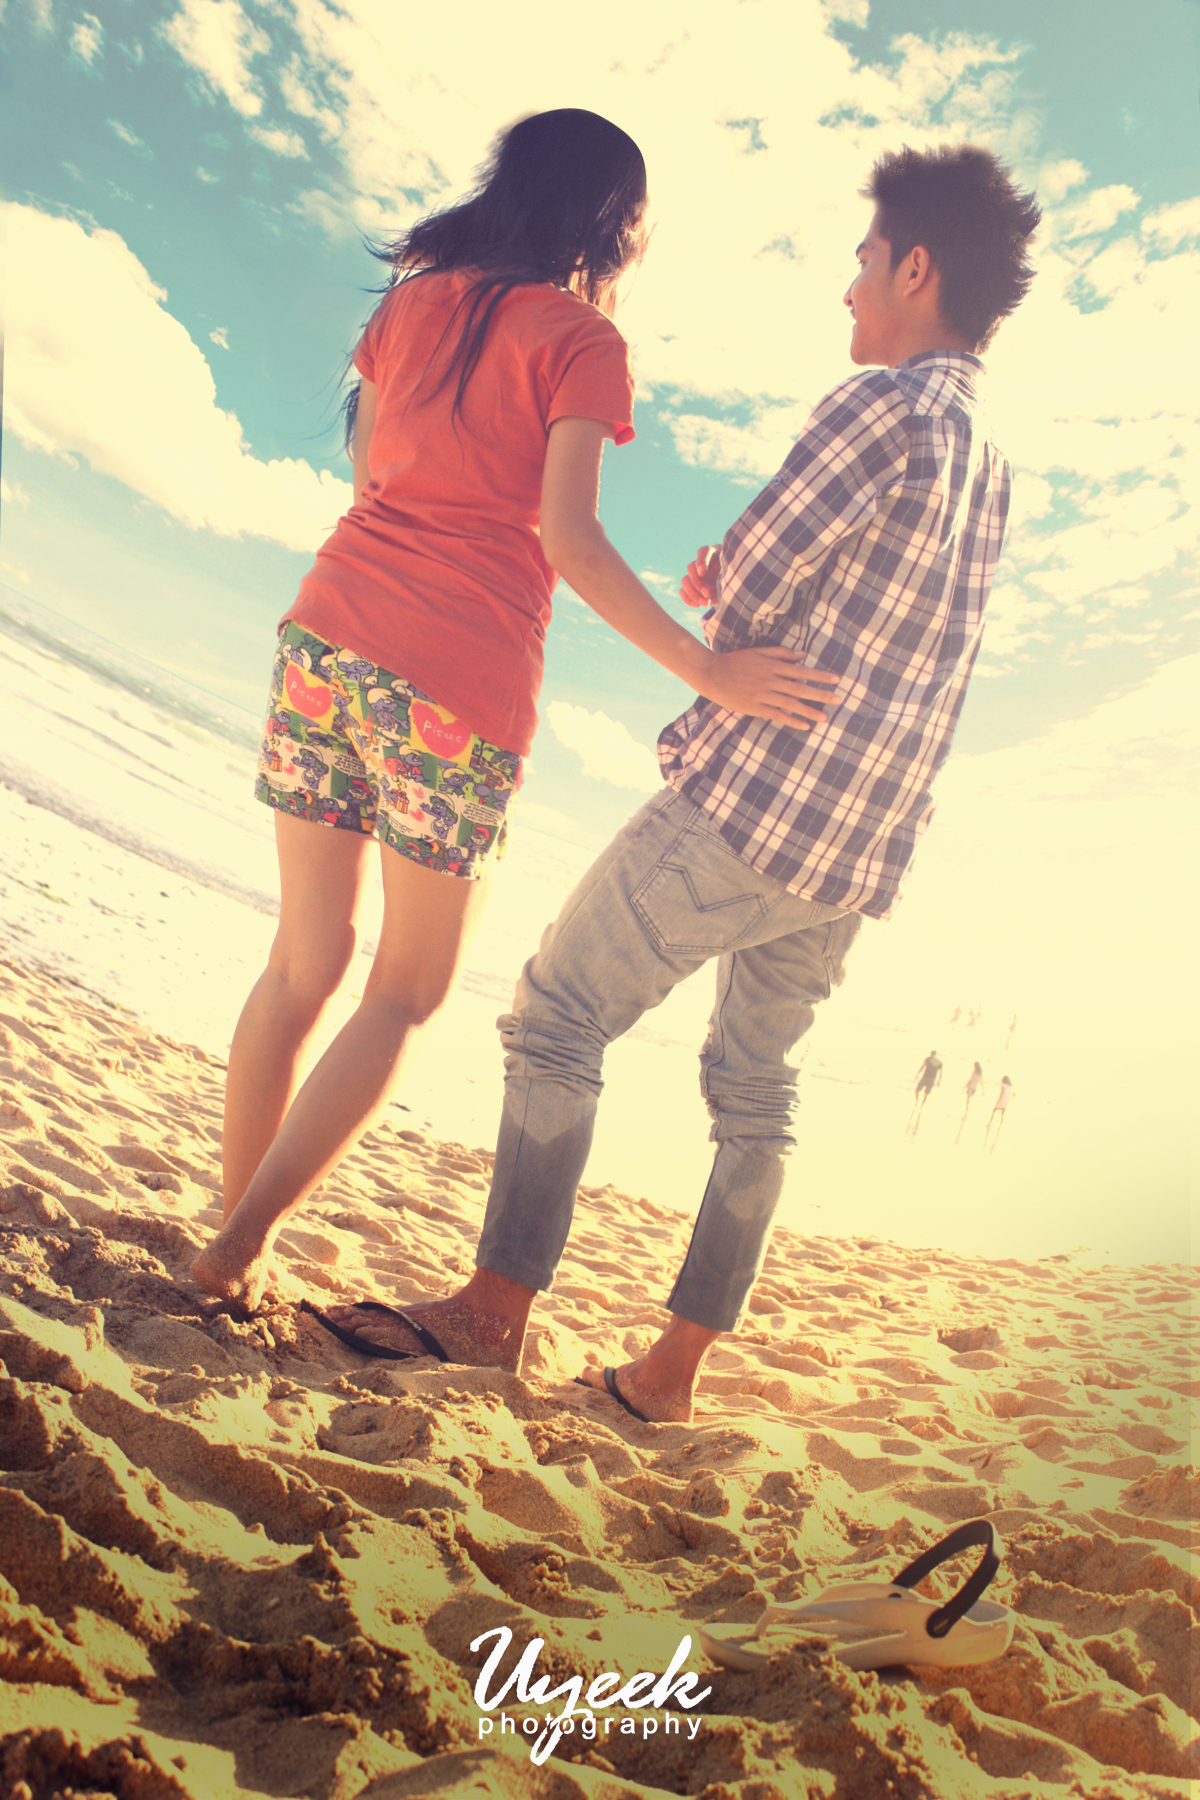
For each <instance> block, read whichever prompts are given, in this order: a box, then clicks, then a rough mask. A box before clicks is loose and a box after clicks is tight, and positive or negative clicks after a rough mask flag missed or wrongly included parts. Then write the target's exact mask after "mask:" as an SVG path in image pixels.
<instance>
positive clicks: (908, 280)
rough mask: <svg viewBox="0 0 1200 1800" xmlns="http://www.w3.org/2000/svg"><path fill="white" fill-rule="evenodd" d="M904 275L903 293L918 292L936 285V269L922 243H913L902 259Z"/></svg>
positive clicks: (906, 294)
mask: <svg viewBox="0 0 1200 1800" xmlns="http://www.w3.org/2000/svg"><path fill="white" fill-rule="evenodd" d="M904 262H905V269H906V276H905V282H904V294H905V296H906V297H907V296H908V295H911V294H919V293H920V292H921V291H922V289H924V288H928V287H930V286H934V287H936V285H937V270H936V269H935V268H934V266H933V259H932V258H931V256H930V254H929V252H928V250H926V248H925V246H924V244H914V245H913V247H912V249H911V250H910V251H909V253H908V255H907V256H906V257H905V259H904Z"/></svg>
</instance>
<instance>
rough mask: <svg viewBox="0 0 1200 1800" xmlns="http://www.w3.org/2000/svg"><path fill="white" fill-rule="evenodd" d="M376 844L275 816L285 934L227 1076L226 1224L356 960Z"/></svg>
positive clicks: (245, 1014)
mask: <svg viewBox="0 0 1200 1800" xmlns="http://www.w3.org/2000/svg"><path fill="white" fill-rule="evenodd" d="M373 841H374V840H373V839H371V838H367V837H364V836H362V835H361V834H359V833H358V832H353V831H336V830H333V829H331V828H330V827H329V826H327V825H316V824H313V823H312V822H311V821H310V820H307V819H297V818H294V817H293V816H292V815H291V814H290V813H285V812H276V814H275V845H276V849H277V851H278V854H279V884H280V907H279V930H278V931H277V932H276V934H275V942H274V943H273V944H272V946H271V954H270V956H269V957H268V959H267V966H266V969H265V970H264V972H263V974H262V975H261V976H260V978H259V980H258V981H257V982H256V983H255V985H254V987H253V988H252V989H251V991H250V997H249V999H248V1000H247V1001H246V1004H245V1006H244V1007H243V1008H242V1015H241V1018H240V1019H239V1020H238V1022H237V1029H236V1030H235V1032H234V1034H233V1043H232V1044H231V1046H230V1050H229V1071H228V1074H227V1075H226V1078H225V1127H224V1131H223V1133H222V1138H221V1162H222V1170H223V1174H224V1190H225V1217H226V1219H228V1218H229V1216H230V1215H231V1213H232V1212H233V1209H234V1208H235V1206H236V1205H237V1203H238V1201H239V1200H240V1199H241V1197H242V1195H243V1194H244V1193H245V1191H246V1189H247V1187H248V1186H249V1184H250V1178H251V1176H252V1175H253V1174H254V1171H255V1170H256V1169H257V1167H258V1165H259V1163H260V1162H261V1161H262V1159H263V1157H264V1156H265V1155H266V1153H267V1151H268V1149H269V1148H270V1146H271V1143H272V1142H273V1140H274V1138H275V1134H276V1132H277V1131H278V1130H279V1127H280V1126H281V1125H282V1123H283V1121H284V1118H285V1116H286V1114H287V1110H288V1108H289V1106H290V1105H291V1103H292V1101H293V1099H294V1098H295V1094H296V1089H297V1088H298V1087H299V1085H300V1075H301V1071H302V1068H303V1064H304V1056H305V1051H306V1050H307V1048H308V1045H309V1043H310V1042H311V1040H312V1036H313V1033H314V1032H315V1031H316V1028H317V1026H318V1024H319V1023H320V1020H321V1015H322V1013H323V1012H324V1011H325V1008H326V1006H327V1005H328V1003H329V1001H330V1000H331V999H332V997H333V996H334V994H336V993H337V990H338V988H339V987H340V986H341V984H342V981H343V980H344V979H345V975H346V971H347V970H348V969H349V967H350V965H351V963H352V962H353V960H354V953H355V950H356V948H357V938H356V934H355V928H354V920H355V916H356V914H357V911H358V904H359V900H360V898H361V895H362V889H363V882H364V879H365V876H366V872H367V867H368V863H369V856H370V850H371V847H372V844H373Z"/></svg>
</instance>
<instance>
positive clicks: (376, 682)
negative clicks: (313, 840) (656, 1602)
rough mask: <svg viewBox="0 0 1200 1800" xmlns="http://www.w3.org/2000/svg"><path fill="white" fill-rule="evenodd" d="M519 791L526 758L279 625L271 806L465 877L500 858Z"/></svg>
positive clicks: (269, 727) (262, 783)
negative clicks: (354, 833) (491, 858)
mask: <svg viewBox="0 0 1200 1800" xmlns="http://www.w3.org/2000/svg"><path fill="white" fill-rule="evenodd" d="M520 783H521V759H520V757H518V756H516V755H515V754H514V753H513V752H512V751H509V750H501V749H499V748H498V747H497V746H496V745H495V744H489V743H487V742H486V740H484V739H483V738H481V737H479V736H478V735H477V734H476V733H475V732H473V731H472V730H471V728H470V726H469V725H468V724H467V723H466V722H465V721H464V720H462V719H458V718H456V717H455V716H454V714H453V713H452V712H450V710H449V709H448V708H446V707H444V706H439V705H438V703H437V702H436V701H435V700H432V699H431V698H430V697H429V695H427V694H424V693H422V692H421V691H420V689H418V688H415V687H413V686H412V684H411V683H410V682H407V681H405V680H404V679H403V678H402V677H401V676H398V675H394V674H391V673H390V672H389V671H388V670H386V669H381V668H379V667H377V666H376V664H374V663H372V662H370V661H369V660H368V659H367V658H366V657H363V656H360V655H359V654H358V653H357V652H356V651H354V650H348V649H345V648H340V649H339V648H335V647H334V646H332V645H330V644H326V643H323V642H322V641H321V639H320V638H318V637H315V636H313V634H312V633H310V632H307V631H305V630H304V629H303V627H302V626H299V625H296V624H294V623H293V622H292V621H291V620H289V621H288V622H287V623H286V624H285V625H284V627H283V630H282V631H281V632H280V640H279V651H278V654H277V656H276V660H275V670H274V674H273V678H272V683H271V701H270V708H269V711H268V714H267V720H266V727H265V730H264V735H263V743H262V750H261V753H260V756H259V772H258V780H257V783H256V787H255V793H256V795H257V797H258V798H259V799H260V800H263V801H265V802H266V804H267V805H268V806H274V807H276V808H277V809H278V810H280V811H282V812H288V813H292V814H293V815H295V816H296V817H299V818H305V819H312V820H317V821H319V822H321V823H325V824H330V825H335V826H337V827H339V828H341V829H342V830H350V831H360V832H363V833H367V834H370V833H372V832H373V833H376V834H377V835H378V837H379V839H380V841H381V842H382V843H386V844H389V845H390V846H391V847H392V848H393V849H395V850H397V851H399V852H400V854H401V855H403V856H407V857H409V858H410V859H412V860H413V861H416V862H420V863H421V864H423V866H425V867H426V868H431V869H437V870H439V871H441V872H443V873H446V874H453V875H468V876H470V875H477V874H479V873H481V872H482V868H483V864H484V861H485V859H486V858H487V857H488V856H489V855H496V856H502V855H503V854H504V847H505V838H506V835H507V812H508V806H509V802H510V801H511V799H512V796H513V794H514V793H515V792H516V790H517V788H518V787H519V786H520Z"/></svg>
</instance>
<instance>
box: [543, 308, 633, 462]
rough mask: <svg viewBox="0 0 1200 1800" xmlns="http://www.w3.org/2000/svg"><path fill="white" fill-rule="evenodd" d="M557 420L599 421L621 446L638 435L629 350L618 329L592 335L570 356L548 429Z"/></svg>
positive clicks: (553, 400)
mask: <svg viewBox="0 0 1200 1800" xmlns="http://www.w3.org/2000/svg"><path fill="white" fill-rule="evenodd" d="M605 323H607V321H605ZM555 419H599V420H601V422H602V423H603V424H605V425H607V426H609V427H610V429H611V433H612V437H613V439H614V441H615V442H616V443H618V444H627V443H628V442H629V441H630V439H631V438H632V437H633V436H634V435H635V433H634V429H633V372H632V370H631V369H630V367H629V350H628V347H627V345H626V343H625V340H624V338H623V337H622V336H621V334H620V332H619V331H618V330H617V329H616V327H615V326H611V327H609V329H608V330H607V331H605V332H603V333H602V334H601V333H595V334H593V333H591V332H589V333H588V335H587V336H586V337H585V338H584V339H583V341H582V342H581V343H580V344H579V345H578V347H577V348H576V349H575V350H574V351H573V353H572V354H571V356H570V358H569V360H568V361H567V362H566V365H565V367H564V368H563V371H562V374H561V376H560V377H559V380H558V381H557V383H556V385H555V388H554V392H553V394H552V395H551V397H550V406H549V409H548V411H547V414H546V424H547V426H548V427H549V426H550V425H553V423H554V421H555Z"/></svg>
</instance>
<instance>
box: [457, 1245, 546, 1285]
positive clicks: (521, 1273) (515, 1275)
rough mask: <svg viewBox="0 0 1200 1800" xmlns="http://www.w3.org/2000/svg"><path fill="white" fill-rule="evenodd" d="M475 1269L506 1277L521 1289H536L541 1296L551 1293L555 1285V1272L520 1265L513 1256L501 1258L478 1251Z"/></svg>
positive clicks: (527, 1264) (524, 1264)
mask: <svg viewBox="0 0 1200 1800" xmlns="http://www.w3.org/2000/svg"><path fill="white" fill-rule="evenodd" d="M475 1267H476V1268H477V1269H487V1270H488V1271H489V1273H490V1274H492V1275H504V1276H506V1277H507V1279H508V1280H509V1281H515V1282H516V1283H517V1285H518V1286H519V1287H527V1288H536V1289H537V1291H538V1292H539V1293H541V1294H545V1293H549V1291H550V1289H551V1287H552V1286H553V1285H554V1271H553V1270H550V1271H549V1273H547V1271H546V1270H545V1269H535V1268H534V1267H533V1265H532V1264H531V1263H518V1262H516V1261H515V1260H514V1259H513V1258H512V1257H511V1256H500V1255H498V1254H497V1253H496V1252H495V1251H492V1250H486V1251H484V1250H477V1251H476V1253H475Z"/></svg>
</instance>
